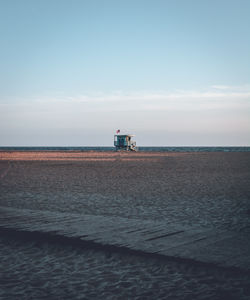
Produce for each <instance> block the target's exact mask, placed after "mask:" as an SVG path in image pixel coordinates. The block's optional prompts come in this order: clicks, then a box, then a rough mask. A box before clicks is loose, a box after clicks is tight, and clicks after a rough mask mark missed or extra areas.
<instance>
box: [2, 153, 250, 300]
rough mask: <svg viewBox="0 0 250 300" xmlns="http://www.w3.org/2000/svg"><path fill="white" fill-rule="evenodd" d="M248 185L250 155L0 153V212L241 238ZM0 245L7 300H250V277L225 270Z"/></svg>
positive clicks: (248, 222)
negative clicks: (120, 221) (159, 225)
mask: <svg viewBox="0 0 250 300" xmlns="http://www.w3.org/2000/svg"><path fill="white" fill-rule="evenodd" d="M249 179H250V153H249V152H226V153H223V152H192V153H191V152H188V153H174V152H171V153H169V152H158V153H156V152H137V153H124V152H94V151H93V152H74V151H72V152H60V151H50V152H43V151H42V152H18V151H13V152H4V151H2V152H0V205H1V206H7V207H15V208H19V209H22V208H28V209H34V210H49V211H55V212H71V213H80V214H90V215H105V216H121V217H126V218H131V219H133V218H136V219H142V220H164V221H165V222H166V226H167V224H180V225H184V226H185V225H188V226H192V225H195V226H200V227H204V228H215V229H225V230H233V231H236V232H241V233H242V232H245V234H246V237H247V236H249V233H250V185H249V181H250V180H249ZM0 244H1V251H0V252H1V257H2V263H3V264H4V268H3V269H2V270H4V271H2V272H1V274H2V281H1V282H0V283H1V284H2V287H3V289H2V291H1V293H2V294H0V297H1V296H2V297H3V298H6V299H16V298H17V297H18V295H19V296H20V295H21V299H30V298H29V296H30V295H33V297H35V298H36V299H44V298H46V297H48V296H50V295H52V296H53V297H54V298H56V299H57V298H58V299H59V298H60V299H69V297H70V298H72V299H82V298H84V297H85V298H86V299H97V298H100V297H104V298H105V299H119V296H120V299H124V298H125V299H126V298H130V299H131V298H132V299H152V298H157V299H237V300H238V299H249V297H250V290H249V286H250V275H247V274H243V273H242V274H241V273H239V274H233V273H232V272H230V271H227V270H226V269H225V270H224V271H221V270H217V269H216V268H215V269H213V268H212V269H210V270H207V269H206V268H202V267H197V266H193V265H190V264H189V265H188V264H181V263H176V262H164V263H163V262H158V261H155V260H150V259H147V258H143V257H142V258H138V257H133V255H131V256H129V255H121V254H119V255H118V254H113V253H109V254H107V253H100V252H97V251H94V250H86V251H85V250H84V249H75V248H74V247H71V246H70V245H69V246H68V247H66V246H65V245H64V246H63V247H62V246H60V245H58V246H57V245H50V244H49V243H41V244H37V243H33V242H32V241H30V242H28V241H22V240H21V239H20V240H13V239H12V238H8V237H2V238H1V241H0ZM46 289H47V290H46ZM46 291H47V292H46Z"/></svg>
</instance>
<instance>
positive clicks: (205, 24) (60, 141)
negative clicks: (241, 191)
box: [0, 0, 250, 146]
mask: <svg viewBox="0 0 250 300" xmlns="http://www.w3.org/2000/svg"><path fill="white" fill-rule="evenodd" d="M249 16H250V0H81V1H80V0H79V1H78V0H67V1H65V0H29V1H28V0H16V1H14V0H0V146H8V145H9V146H14V145H16V146H36V145H41V146H43V145H50V146H68V145H69V146H87V145H89V146H91V145H100V146H101V145H106V146H109V145H112V143H113V134H114V133H115V130H116V129H120V130H121V132H122V133H126V132H128V133H134V134H136V140H137V144H139V145H158V146H171V145H172V146H174V145H177V146H184V145H190V146H191V145H194V146H195V145H221V146H223V145H250V17H249Z"/></svg>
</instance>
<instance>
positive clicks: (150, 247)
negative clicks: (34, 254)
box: [0, 207, 250, 272]
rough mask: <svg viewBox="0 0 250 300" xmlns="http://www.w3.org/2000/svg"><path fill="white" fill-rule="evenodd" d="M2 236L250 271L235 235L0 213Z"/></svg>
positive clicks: (245, 243) (244, 246)
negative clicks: (7, 235)
mask: <svg viewBox="0 0 250 300" xmlns="http://www.w3.org/2000/svg"><path fill="white" fill-rule="evenodd" d="M1 232H2V233H5V234H6V233H7V234H10V235H11V234H12V235H13V234H16V235H22V236H30V237H31V238H36V239H45V240H49V241H51V240H55V241H59V242H60V241H63V242H67V243H70V244H72V245H73V244H77V245H82V246H84V245H85V246H89V247H98V248H100V249H102V248H103V249H112V250H114V251H115V250H117V251H125V252H134V253H139V254H144V255H148V256H158V257H163V258H167V259H169V258H170V259H175V260H183V261H184V260H185V261H187V260H190V261H191V262H198V263H205V264H209V265H213V266H218V267H228V268H232V269H239V270H244V271H248V272H249V271H250V241H249V238H248V237H247V236H246V234H244V233H238V232H237V233H236V232H229V231H218V230H214V229H207V230H205V229H201V228H187V227H185V228H184V227H181V226H179V225H172V226H166V225H165V224H164V222H158V221H157V222H156V221H146V220H145V221H144V220H140V219H127V218H121V217H106V216H93V215H80V214H70V213H58V212H51V211H39V210H29V209H14V208H7V207H0V233H1Z"/></svg>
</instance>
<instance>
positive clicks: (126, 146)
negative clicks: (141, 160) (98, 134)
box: [114, 130, 137, 151]
mask: <svg viewBox="0 0 250 300" xmlns="http://www.w3.org/2000/svg"><path fill="white" fill-rule="evenodd" d="M119 132H120V130H117V132H116V133H119ZM133 136H134V135H132V134H116V135H115V136H114V146H115V150H116V151H119V150H126V151H136V150H137V149H136V142H135V141H132V137H133Z"/></svg>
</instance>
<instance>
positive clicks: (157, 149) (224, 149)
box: [0, 146, 250, 152]
mask: <svg viewBox="0 0 250 300" xmlns="http://www.w3.org/2000/svg"><path fill="white" fill-rule="evenodd" d="M137 150H139V151H145V152H147V151H148V152H150V151H153V152H249V151H250V147H198V146H197V147H137ZM0 151H115V148H114V147H90V146H89V147H46V146H43V147H37V146H36V147H12V146H10V147H0Z"/></svg>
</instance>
